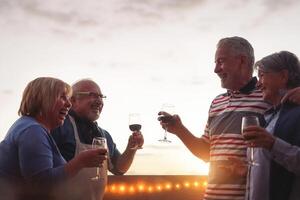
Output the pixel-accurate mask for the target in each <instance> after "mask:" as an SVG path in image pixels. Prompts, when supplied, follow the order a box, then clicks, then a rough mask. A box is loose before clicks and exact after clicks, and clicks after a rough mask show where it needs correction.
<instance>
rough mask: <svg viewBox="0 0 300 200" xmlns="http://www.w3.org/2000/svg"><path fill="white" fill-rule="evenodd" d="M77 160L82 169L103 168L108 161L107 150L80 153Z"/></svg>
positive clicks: (90, 150) (91, 150)
mask: <svg viewBox="0 0 300 200" xmlns="http://www.w3.org/2000/svg"><path fill="white" fill-rule="evenodd" d="M75 159H77V160H78V163H79V164H80V165H81V166H82V167H101V166H102V164H103V162H104V161H105V160H106V159H107V150H106V149H100V148H99V149H89V150H86V151H82V152H80V153H79V154H78V155H77V156H76V157H75Z"/></svg>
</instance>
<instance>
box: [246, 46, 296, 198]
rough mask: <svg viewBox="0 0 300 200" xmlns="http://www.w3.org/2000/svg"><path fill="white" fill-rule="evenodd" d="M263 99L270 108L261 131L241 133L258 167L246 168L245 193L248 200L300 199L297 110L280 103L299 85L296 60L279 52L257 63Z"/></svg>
mask: <svg viewBox="0 0 300 200" xmlns="http://www.w3.org/2000/svg"><path fill="white" fill-rule="evenodd" d="M255 66H256V68H257V69H258V77H259V82H258V83H259V86H260V87H261V89H262V92H263V99H264V100H265V101H268V102H269V103H271V104H272V106H273V107H272V108H271V109H270V110H268V111H267V112H266V113H265V115H264V117H265V124H264V126H263V127H264V128H262V127H259V126H249V127H248V128H246V129H245V130H244V137H245V139H246V140H247V143H248V146H250V147H260V148H255V150H254V151H255V152H254V159H255V160H256V162H257V163H258V164H259V166H254V167H249V177H248V186H249V188H250V190H249V191H248V192H247V197H248V199H251V200H282V199H287V200H296V199H299V196H300V191H299V188H300V178H299V177H300V167H299V166H300V148H299V147H300V106H299V105H295V104H293V103H291V102H289V103H282V98H283V96H284V95H285V93H286V92H288V91H290V90H292V89H293V88H296V87H299V85H300V63H299V59H298V58H297V56H296V55H295V54H293V53H291V52H288V51H281V52H279V53H274V54H271V55H269V56H266V57H264V58H263V59H261V60H260V61H258V62H256V64H255Z"/></svg>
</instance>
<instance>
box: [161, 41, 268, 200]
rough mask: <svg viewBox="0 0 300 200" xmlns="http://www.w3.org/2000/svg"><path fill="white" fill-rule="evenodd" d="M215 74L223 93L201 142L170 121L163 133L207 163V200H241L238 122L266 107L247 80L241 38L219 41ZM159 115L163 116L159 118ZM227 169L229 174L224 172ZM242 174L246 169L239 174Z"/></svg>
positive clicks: (242, 157)
mask: <svg viewBox="0 0 300 200" xmlns="http://www.w3.org/2000/svg"><path fill="white" fill-rule="evenodd" d="M215 63H216V64H215V69H214V72H215V73H216V74H217V75H218V76H219V77H220V79H221V85H222V87H223V88H225V89H227V92H226V93H224V94H220V95H218V96H217V97H216V98H215V99H214V100H213V101H212V103H211V106H210V109H209V116H208V121H207V124H206V128H205V131H204V134H203V136H201V137H195V136H194V135H193V134H192V133H191V132H190V131H189V130H188V129H187V128H186V127H185V126H184V125H183V124H182V123H181V120H180V118H179V116H178V115H174V116H173V119H172V121H171V122H169V123H162V122H161V125H162V127H163V128H167V129H168V131H169V132H172V133H174V134H175V135H177V136H178V137H179V138H180V139H181V140H182V142H183V143H184V144H185V145H186V146H187V148H188V149H189V150H190V151H191V152H192V153H193V154H194V155H196V156H197V157H199V158H201V159H203V160H205V161H209V162H210V171H209V176H208V185H207V189H206V192H205V195H204V199H206V200H218V199H220V200H221V199H222V200H224V199H230V200H235V199H237V200H243V199H245V193H246V173H239V168H236V167H234V166H235V165H233V163H235V162H233V161H234V160H235V161H236V160H239V161H241V163H242V162H245V161H246V152H247V146H246V143H245V141H244V139H243V137H242V135H241V119H242V117H243V116H245V115H256V116H258V117H259V118H262V115H263V113H264V112H265V111H266V109H268V108H270V105H269V104H267V103H266V102H264V101H263V100H262V93H261V91H260V90H258V89H257V88H256V82H257V79H256V78H255V77H253V76H252V74H253V64H254V51H253V48H252V46H251V44H250V43H249V42H248V41H247V40H246V39H244V38H241V37H230V38H223V39H221V40H220V41H219V42H218V44H217V51H216V54H215ZM159 114H162V115H168V113H165V112H160V113H159ZM228 169H231V170H228ZM244 169H246V168H244Z"/></svg>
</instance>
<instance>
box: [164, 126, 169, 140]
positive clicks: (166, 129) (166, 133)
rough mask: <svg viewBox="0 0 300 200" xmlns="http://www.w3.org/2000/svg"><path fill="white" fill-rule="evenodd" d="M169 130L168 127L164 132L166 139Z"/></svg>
mask: <svg viewBox="0 0 300 200" xmlns="http://www.w3.org/2000/svg"><path fill="white" fill-rule="evenodd" d="M167 132H168V129H167V128H166V129H165V133H164V139H167Z"/></svg>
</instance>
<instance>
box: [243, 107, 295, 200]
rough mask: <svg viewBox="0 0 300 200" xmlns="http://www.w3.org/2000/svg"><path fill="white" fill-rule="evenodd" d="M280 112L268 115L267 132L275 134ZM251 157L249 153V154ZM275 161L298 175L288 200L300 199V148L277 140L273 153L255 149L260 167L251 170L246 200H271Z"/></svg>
mask: <svg viewBox="0 0 300 200" xmlns="http://www.w3.org/2000/svg"><path fill="white" fill-rule="evenodd" d="M279 115H280V112H277V113H276V114H275V115H272V116H271V115H267V116H266V121H269V123H268V125H267V127H266V130H267V131H268V132H269V133H271V134H273V133H274V127H275V125H276V122H277V120H278V117H279ZM299 123H300V122H299ZM248 157H249V152H248ZM272 159H273V160H274V161H275V162H277V163H279V164H280V165H282V166H284V167H285V168H286V169H287V170H289V171H291V172H293V173H295V174H296V176H297V178H296V179H295V181H294V183H293V189H292V191H291V195H290V198H289V199H288V200H299V197H300V148H299V147H297V146H292V145H290V144H289V143H287V142H285V141H283V140H281V139H280V138H276V139H275V142H274V145H273V147H272V149H271V151H269V150H267V149H264V148H255V149H254V160H255V161H256V162H257V163H258V164H259V166H252V167H250V168H249V176H248V182H247V185H248V186H250V187H248V188H249V189H248V191H247V194H246V199H250V200H269V181H270V176H269V175H270V161H271V160H272Z"/></svg>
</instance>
